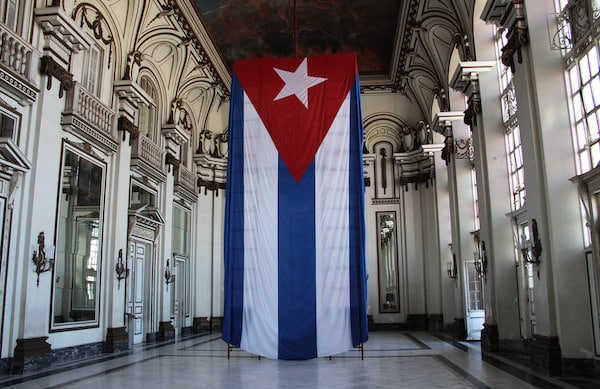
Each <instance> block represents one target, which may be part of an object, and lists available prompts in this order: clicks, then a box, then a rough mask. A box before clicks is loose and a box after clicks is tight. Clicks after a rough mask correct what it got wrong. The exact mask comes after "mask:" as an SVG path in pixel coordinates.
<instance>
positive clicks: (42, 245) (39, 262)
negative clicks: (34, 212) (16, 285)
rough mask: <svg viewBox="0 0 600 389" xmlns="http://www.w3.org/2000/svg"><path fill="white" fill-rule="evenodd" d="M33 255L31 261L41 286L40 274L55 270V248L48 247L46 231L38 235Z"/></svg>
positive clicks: (33, 247) (38, 283) (38, 284)
mask: <svg viewBox="0 0 600 389" xmlns="http://www.w3.org/2000/svg"><path fill="white" fill-rule="evenodd" d="M32 251H33V255H32V258H31V260H32V261H33V263H34V265H35V272H36V273H37V283H36V285H37V286H38V287H39V286H40V274H42V273H44V272H47V271H50V270H52V269H54V246H46V237H45V235H44V231H42V232H40V233H39V234H38V238H37V244H34V245H33V246H32Z"/></svg>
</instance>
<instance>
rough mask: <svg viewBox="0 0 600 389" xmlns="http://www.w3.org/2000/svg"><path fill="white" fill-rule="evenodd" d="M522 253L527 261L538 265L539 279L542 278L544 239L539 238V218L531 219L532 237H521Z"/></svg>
mask: <svg viewBox="0 0 600 389" xmlns="http://www.w3.org/2000/svg"><path fill="white" fill-rule="evenodd" d="M521 255H523V260H524V261H525V262H527V263H531V264H534V265H538V270H537V273H538V279H539V278H540V268H539V265H540V264H541V263H542V260H541V259H540V257H541V256H542V241H541V240H540V238H539V234H538V227H537V220H535V219H531V239H530V240H527V239H526V237H525V236H522V237H521Z"/></svg>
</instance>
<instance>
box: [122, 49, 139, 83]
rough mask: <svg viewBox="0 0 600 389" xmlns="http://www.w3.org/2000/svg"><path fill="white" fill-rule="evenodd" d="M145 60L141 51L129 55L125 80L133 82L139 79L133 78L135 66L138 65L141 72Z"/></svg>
mask: <svg viewBox="0 0 600 389" xmlns="http://www.w3.org/2000/svg"><path fill="white" fill-rule="evenodd" d="M143 60H144V54H142V52H141V51H137V50H135V51H132V52H131V53H129V54H128V55H127V66H126V67H125V74H124V75H123V80H133V79H134V78H137V77H134V76H133V70H134V68H133V65H137V68H138V70H139V68H140V66H141V65H142V61H143Z"/></svg>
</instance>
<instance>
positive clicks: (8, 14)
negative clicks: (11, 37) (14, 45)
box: [3, 0, 19, 31]
mask: <svg viewBox="0 0 600 389" xmlns="http://www.w3.org/2000/svg"><path fill="white" fill-rule="evenodd" d="M5 7H6V8H5V9H4V20H3V22H4V24H6V26H7V27H8V28H10V29H11V30H14V31H16V29H17V22H18V17H17V15H18V14H19V1H18V0H7V1H6V6H5Z"/></svg>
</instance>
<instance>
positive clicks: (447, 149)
mask: <svg viewBox="0 0 600 389" xmlns="http://www.w3.org/2000/svg"><path fill="white" fill-rule="evenodd" d="M453 154H454V140H453V137H452V136H447V137H446V139H444V147H443V148H442V159H443V160H444V161H446V166H448V165H449V164H450V160H451V159H452V155H453Z"/></svg>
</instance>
